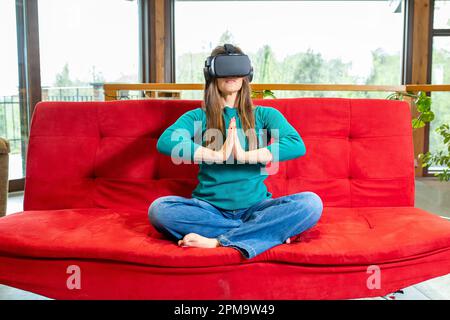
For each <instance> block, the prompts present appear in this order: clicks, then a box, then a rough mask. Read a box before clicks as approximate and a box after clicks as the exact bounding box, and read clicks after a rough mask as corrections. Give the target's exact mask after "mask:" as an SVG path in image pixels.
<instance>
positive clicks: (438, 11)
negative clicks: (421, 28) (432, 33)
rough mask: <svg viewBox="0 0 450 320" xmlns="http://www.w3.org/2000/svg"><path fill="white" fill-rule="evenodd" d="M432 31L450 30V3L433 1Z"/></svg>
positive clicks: (441, 0)
mask: <svg viewBox="0 0 450 320" xmlns="http://www.w3.org/2000/svg"><path fill="white" fill-rule="evenodd" d="M433 28H434V29H450V1H449V0H435V1H434V17H433Z"/></svg>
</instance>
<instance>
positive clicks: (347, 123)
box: [24, 98, 414, 211]
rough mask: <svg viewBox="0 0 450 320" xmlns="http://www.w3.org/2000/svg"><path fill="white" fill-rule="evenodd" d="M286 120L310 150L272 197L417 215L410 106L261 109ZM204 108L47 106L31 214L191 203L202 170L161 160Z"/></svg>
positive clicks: (29, 199)
mask: <svg viewBox="0 0 450 320" xmlns="http://www.w3.org/2000/svg"><path fill="white" fill-rule="evenodd" d="M253 102H254V104H255V105H262V106H271V107H274V108H277V109H278V110H280V111H281V112H282V113H283V114H284V116H285V117H286V118H287V120H288V121H289V122H290V123H291V124H292V125H293V126H294V127H295V128H296V129H297V131H298V132H299V134H300V135H301V137H302V138H303V141H304V142H305V145H306V154H305V155H304V156H302V157H300V158H297V159H293V160H289V161H284V162H280V163H278V165H279V167H278V172H277V173H276V174H274V175H269V176H268V177H267V179H266V185H267V187H268V189H269V191H271V192H272V194H273V197H279V196H282V195H286V194H291V193H296V192H301V191H314V192H316V193H317V194H318V195H319V196H320V197H321V198H322V200H323V201H324V205H325V206H332V207H365V206H370V207H372V206H375V207H376V206H414V156H413V141H412V128H411V114H410V109H409V104H408V103H406V102H404V101H394V100H383V99H347V98H286V99H264V100H262V99H255V100H254V101H253ZM200 104H201V101H200V100H160V99H149V100H121V101H110V102H40V103H38V104H37V105H36V108H35V112H34V113H33V116H32V120H31V130H30V136H29V145H28V153H27V167H26V179H25V195H24V210H42V209H64V208H86V207H97V208H125V209H136V210H144V211H146V210H147V209H148V207H149V205H150V204H151V202H152V201H153V200H154V199H156V198H157V197H160V196H164V195H170V194H176V195H182V196H185V197H190V196H191V192H192V190H193V189H194V188H195V186H196V184H197V173H198V165H197V164H180V165H175V164H173V163H172V161H171V158H170V157H169V156H166V155H163V154H160V153H159V152H158V151H157V150H156V142H157V140H158V138H159V136H160V135H161V133H162V132H163V131H164V130H165V129H166V128H167V127H168V126H169V125H171V124H172V123H174V122H175V120H176V119H177V118H178V117H179V116H181V115H182V114H183V113H185V112H186V111H188V110H190V109H194V108H198V107H200Z"/></svg>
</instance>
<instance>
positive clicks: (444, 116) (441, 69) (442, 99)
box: [429, 37, 450, 170]
mask: <svg viewBox="0 0 450 320" xmlns="http://www.w3.org/2000/svg"><path fill="white" fill-rule="evenodd" d="M432 63H433V65H432V69H431V75H432V84H448V83H450V37H433V58H432ZM431 99H432V110H433V111H434V113H435V119H434V120H433V121H431V123H430V140H429V141H430V143H429V147H430V152H432V153H435V152H437V151H445V148H444V146H445V145H444V138H443V137H442V136H441V135H439V134H438V133H437V132H436V129H437V128H438V127H439V126H440V125H442V124H444V123H446V124H449V125H450V92H433V93H432V95H431ZM433 169H439V167H431V168H430V170H433Z"/></svg>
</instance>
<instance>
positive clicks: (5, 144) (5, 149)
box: [0, 137, 11, 217]
mask: <svg viewBox="0 0 450 320" xmlns="http://www.w3.org/2000/svg"><path fill="white" fill-rule="evenodd" d="M10 151H11V150H10V147H9V141H8V140H7V139H5V138H2V137H0V217H3V216H4V215H6V205H7V202H8V184H9V181H8V174H9V152H10Z"/></svg>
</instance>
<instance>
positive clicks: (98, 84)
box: [38, 0, 139, 101]
mask: <svg viewBox="0 0 450 320" xmlns="http://www.w3.org/2000/svg"><path fill="white" fill-rule="evenodd" d="M38 4H39V36H40V57H41V83H42V100H65V101H89V100H101V99H103V90H102V84H103V82H121V83H127V82H131V83H136V82H138V71H139V69H138V68H139V67H138V65H139V55H138V50H139V43H138V41H139V36H138V32H139V30H138V27H139V19H138V6H137V1H126V0H95V1H92V0H78V1H71V0H39V2H38Z"/></svg>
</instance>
